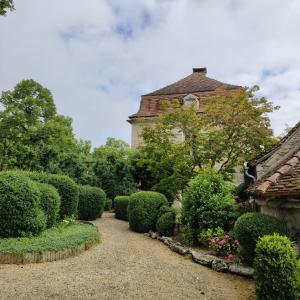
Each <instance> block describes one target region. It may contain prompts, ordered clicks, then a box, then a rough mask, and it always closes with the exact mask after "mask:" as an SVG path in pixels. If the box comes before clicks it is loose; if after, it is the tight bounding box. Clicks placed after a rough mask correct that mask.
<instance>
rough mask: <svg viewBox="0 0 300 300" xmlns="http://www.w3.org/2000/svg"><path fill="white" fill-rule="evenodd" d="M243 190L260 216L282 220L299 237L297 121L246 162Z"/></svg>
mask: <svg viewBox="0 0 300 300" xmlns="http://www.w3.org/2000/svg"><path fill="white" fill-rule="evenodd" d="M248 167H249V169H248V178H249V176H250V177H251V176H253V177H254V178H255V182H254V183H253V184H252V185H250V187H249V188H248V189H247V190H246V191H247V193H248V194H249V195H250V196H251V198H252V199H253V200H254V202H255V203H256V204H257V206H258V207H259V210H260V211H261V212H262V213H266V214H269V215H273V216H275V217H277V218H279V219H282V220H284V221H285V222H286V223H287V225H288V227H289V229H290V231H291V233H292V234H293V235H294V236H296V237H298V239H299V238H300V122H299V123H298V124H297V125H296V126H295V127H294V128H293V129H292V130H290V132H289V133H288V134H287V135H286V136H285V137H284V138H283V139H281V141H280V142H279V143H278V144H277V145H276V146H275V147H273V149H271V150H270V151H269V152H267V153H264V154H263V155H261V156H260V157H257V158H256V159H254V160H253V161H251V162H249V163H248Z"/></svg>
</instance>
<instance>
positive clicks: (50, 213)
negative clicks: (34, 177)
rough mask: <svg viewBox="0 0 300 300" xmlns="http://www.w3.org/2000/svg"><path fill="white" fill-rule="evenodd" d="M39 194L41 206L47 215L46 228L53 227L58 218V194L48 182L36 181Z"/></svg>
mask: <svg viewBox="0 0 300 300" xmlns="http://www.w3.org/2000/svg"><path fill="white" fill-rule="evenodd" d="M36 184H37V186H38V188H39V190H40V195H41V208H42V209H43V211H44V213H45V215H46V217H47V228H50V227H53V226H54V225H55V224H56V222H57V220H58V218H59V209H60V203H61V201H60V196H59V193H58V191H57V189H56V188H55V187H54V186H53V185H50V184H46V183H40V182H37V183H36Z"/></svg>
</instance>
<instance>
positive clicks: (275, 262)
mask: <svg viewBox="0 0 300 300" xmlns="http://www.w3.org/2000/svg"><path fill="white" fill-rule="evenodd" d="M255 252H256V255H255V259H254V270H255V283H256V295H257V298H258V299H260V300H284V299H286V300H289V299H299V298H298V297H297V296H296V293H297V291H296V284H297V259H296V253H295V250H294V248H293V246H292V243H291V241H290V240H289V239H288V238H287V237H285V236H280V235H278V234H273V235H266V236H264V237H262V238H261V239H260V240H259V241H258V242H257V246H256V250H255Z"/></svg>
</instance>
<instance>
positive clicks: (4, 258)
mask: <svg viewBox="0 0 300 300" xmlns="http://www.w3.org/2000/svg"><path fill="white" fill-rule="evenodd" d="M98 243H99V240H96V239H92V240H87V241H85V242H84V243H83V244H81V245H78V246H76V247H73V248H68V249H64V250H60V251H47V252H42V253H40V252H33V253H0V264H17V265H20V264H32V263H43V262H51V261H56V260H61V259H65V258H68V257H72V256H76V255H79V254H80V253H82V252H84V251H86V250H88V249H90V248H91V247H93V246H95V245H96V244H98Z"/></svg>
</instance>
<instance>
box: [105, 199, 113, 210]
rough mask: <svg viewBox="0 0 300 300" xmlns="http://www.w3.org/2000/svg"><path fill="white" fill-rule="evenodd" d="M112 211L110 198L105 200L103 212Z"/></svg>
mask: <svg viewBox="0 0 300 300" xmlns="http://www.w3.org/2000/svg"><path fill="white" fill-rule="evenodd" d="M111 209H112V200H111V199H110V198H106V199H105V205H104V210H105V211H110V210H111Z"/></svg>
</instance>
